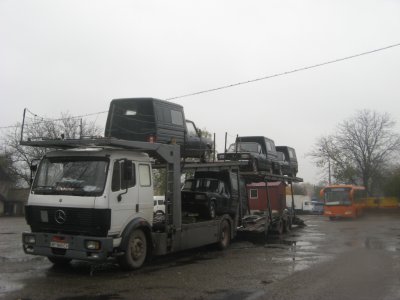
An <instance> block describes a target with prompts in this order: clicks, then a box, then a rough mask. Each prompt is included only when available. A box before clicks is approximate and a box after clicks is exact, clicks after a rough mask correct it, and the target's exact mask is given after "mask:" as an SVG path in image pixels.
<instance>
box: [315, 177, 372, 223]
mask: <svg viewBox="0 0 400 300" xmlns="http://www.w3.org/2000/svg"><path fill="white" fill-rule="evenodd" d="M320 195H321V197H322V198H323V199H324V204H325V207H324V216H328V217H329V219H331V220H333V219H335V218H342V217H343V218H357V217H358V216H360V215H361V214H362V212H363V208H364V207H365V199H366V191H365V188H364V187H363V186H356V185H347V184H340V185H329V186H327V187H325V188H323V189H322V190H321V192H320Z"/></svg>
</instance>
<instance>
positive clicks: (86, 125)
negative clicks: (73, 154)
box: [4, 113, 102, 186]
mask: <svg viewBox="0 0 400 300" xmlns="http://www.w3.org/2000/svg"><path fill="white" fill-rule="evenodd" d="M23 130H24V134H23V135H24V139H26V140H27V139H31V140H34V139H57V138H58V139H60V138H66V139H76V138H79V137H81V136H99V135H100V134H101V132H102V130H101V128H100V127H99V126H97V125H96V124H95V123H94V122H87V121H85V120H81V119H77V118H74V117H72V116H71V115H70V114H69V113H62V114H61V118H60V119H57V120H45V119H42V118H35V119H32V120H31V121H30V122H29V123H26V124H25V126H24V129H23ZM20 139H21V124H16V126H15V127H13V128H12V130H10V131H9V132H8V133H7V134H6V135H5V138H4V152H5V157H7V158H8V159H9V160H10V164H9V165H10V166H9V170H10V173H11V175H12V176H13V177H14V178H16V179H17V184H18V185H20V186H26V185H27V184H29V183H30V165H31V162H32V161H33V160H35V159H40V158H41V157H42V156H43V155H44V154H45V153H46V152H47V151H49V149H46V148H41V147H29V146H21V145H20Z"/></svg>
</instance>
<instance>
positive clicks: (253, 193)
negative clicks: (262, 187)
mask: <svg viewBox="0 0 400 300" xmlns="http://www.w3.org/2000/svg"><path fill="white" fill-rule="evenodd" d="M257 198H258V190H257V189H251V190H250V199H257Z"/></svg>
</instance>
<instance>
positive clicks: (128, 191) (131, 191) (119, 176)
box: [109, 160, 139, 233]
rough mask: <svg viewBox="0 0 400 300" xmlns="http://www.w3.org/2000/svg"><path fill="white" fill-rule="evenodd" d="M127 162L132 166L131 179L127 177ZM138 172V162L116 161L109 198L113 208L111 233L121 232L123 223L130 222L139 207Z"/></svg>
mask: <svg viewBox="0 0 400 300" xmlns="http://www.w3.org/2000/svg"><path fill="white" fill-rule="evenodd" d="M125 163H129V164H131V166H132V169H131V172H132V174H131V175H132V176H131V178H130V179H125V174H124V164H125ZM136 174H137V172H136V164H135V163H133V162H132V161H131V160H115V161H114V163H113V170H112V181H111V192H110V199H109V203H110V208H111V229H110V233H117V232H119V231H120V230H121V229H122V228H123V225H125V224H126V223H128V222H129V221H130V220H131V219H132V218H133V216H134V215H135V214H136V213H137V210H138V209H139V201H138V198H139V197H138V196H139V195H138V193H139V192H138V185H137V176H136Z"/></svg>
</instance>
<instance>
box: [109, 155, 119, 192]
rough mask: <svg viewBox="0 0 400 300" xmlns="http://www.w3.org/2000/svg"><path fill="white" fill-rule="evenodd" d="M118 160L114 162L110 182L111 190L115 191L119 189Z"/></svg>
mask: <svg viewBox="0 0 400 300" xmlns="http://www.w3.org/2000/svg"><path fill="white" fill-rule="evenodd" d="M120 165H121V164H120V162H119V161H116V162H114V168H113V175H112V182H111V191H113V192H116V191H119V190H120V189H121V168H120Z"/></svg>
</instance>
